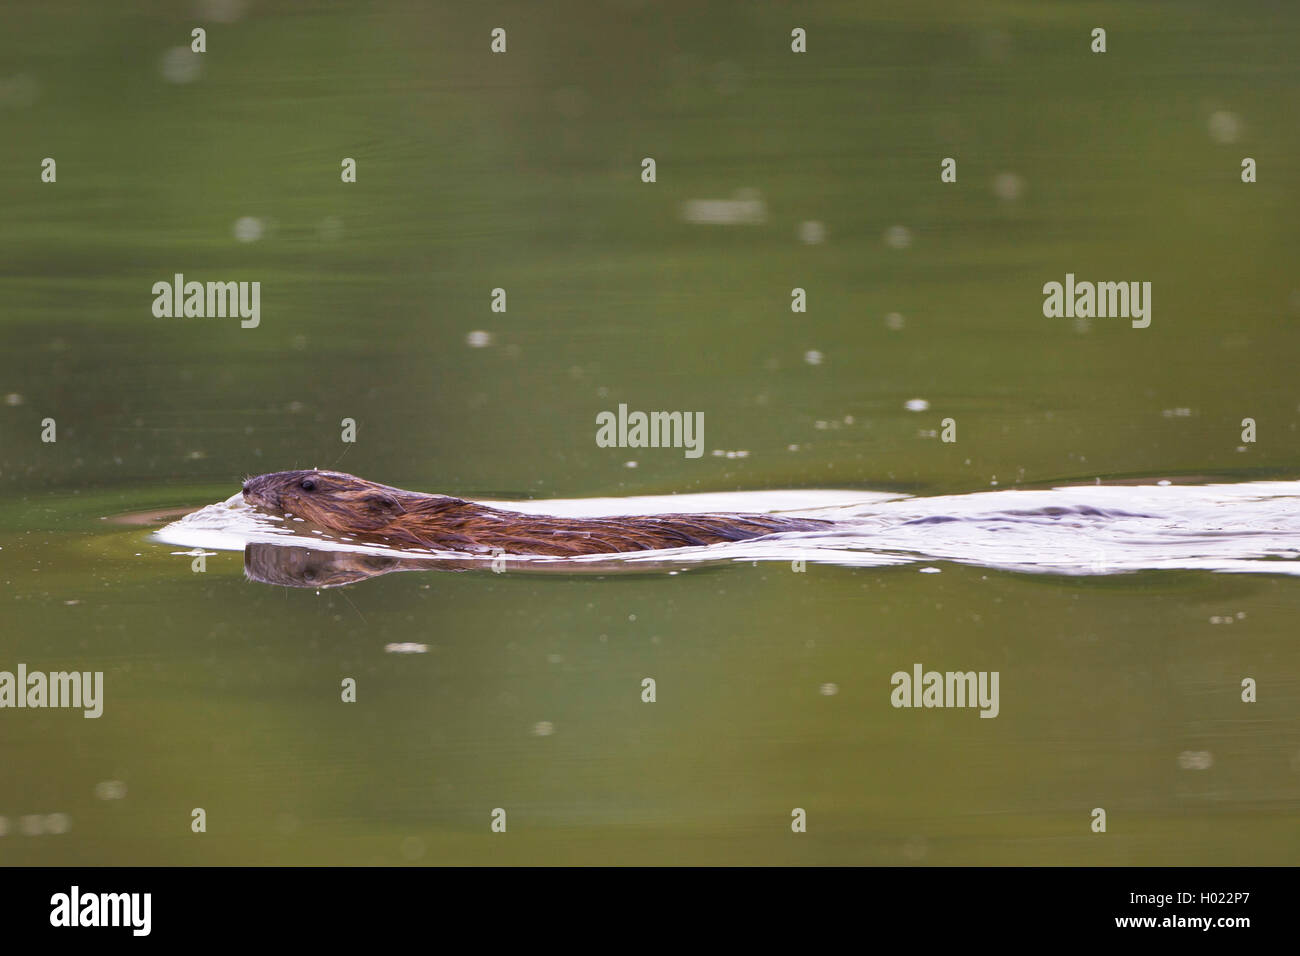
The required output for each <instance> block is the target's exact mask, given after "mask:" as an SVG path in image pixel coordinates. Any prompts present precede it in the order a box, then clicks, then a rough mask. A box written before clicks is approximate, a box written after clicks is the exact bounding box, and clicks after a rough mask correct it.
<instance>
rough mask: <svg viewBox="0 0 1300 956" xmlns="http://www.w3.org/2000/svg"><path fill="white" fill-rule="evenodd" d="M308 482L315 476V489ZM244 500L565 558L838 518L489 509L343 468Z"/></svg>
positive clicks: (441, 542)
mask: <svg viewBox="0 0 1300 956" xmlns="http://www.w3.org/2000/svg"><path fill="white" fill-rule="evenodd" d="M303 482H309V483H311V484H314V487H313V488H311V489H310V490H308V489H305V488H303ZM244 500H245V501H247V502H248V503H249V504H252V505H256V506H258V507H260V508H264V509H267V510H270V511H276V512H283V513H285V514H290V515H293V516H295V517H299V518H303V519H305V520H307V521H310V522H311V523H313V524H315V525H317V526H318V527H321V528H325V529H328V530H330V531H334V532H337V533H340V534H346V535H356V536H365V537H370V538H381V539H387V540H389V541H393V542H397V543H400V544H408V545H418V546H421V547H426V548H433V549H435V550H438V551H468V552H479V553H483V552H493V551H498V550H499V551H504V552H506V553H508V554H544V555H552V556H556V557H565V556H570V555H579V554H610V553H614V552H620V551H651V550H656V549H660V548H683V547H696V546H699V545H707V544H717V543H719V542H722V541H745V540H748V539H750V538H759V537H762V536H764V535H768V534H776V533H777V532H781V531H814V530H818V529H821V528H825V527H828V526H829V525H830V522H829V521H820V520H817V519H814V518H786V517H782V516H780V515H762V514H671V515H638V516H632V517H610V518H559V517H552V516H549V515H528V514H520V513H519V512H515V511H503V510H501V509H499V508H489V507H488V506H487V505H482V504H479V503H477V502H474V501H466V500H465V499H463V498H450V497H448V496H446V495H426V494H421V493H420V492H417V491H403V490H402V489H400V488H390V487H389V486H387V485H377V484H375V483H374V482H370V481H366V480H365V479H364V478H357V477H356V476H355V475H348V474H344V473H342V472H337V471H319V470H312V471H280V472H275V473H273V474H268V475H259V476H257V477H256V478H250V479H249V480H248V481H246V482H245V483H244Z"/></svg>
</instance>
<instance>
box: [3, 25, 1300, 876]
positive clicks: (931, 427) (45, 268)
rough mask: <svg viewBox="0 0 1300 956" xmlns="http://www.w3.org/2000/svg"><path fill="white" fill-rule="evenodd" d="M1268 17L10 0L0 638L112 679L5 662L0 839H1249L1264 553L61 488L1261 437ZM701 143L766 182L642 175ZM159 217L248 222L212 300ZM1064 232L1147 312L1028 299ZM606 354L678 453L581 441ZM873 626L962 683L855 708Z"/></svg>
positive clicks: (1059, 458) (1198, 448) (1209, 468)
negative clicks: (195, 291) (565, 554)
mask: <svg viewBox="0 0 1300 956" xmlns="http://www.w3.org/2000/svg"><path fill="white" fill-rule="evenodd" d="M198 25H206V26H207V28H208V38H207V45H208V52H206V53H205V54H203V55H202V56H201V58H200V73H199V75H198V76H197V77H196V78H194V79H193V80H192V81H191V82H186V83H176V82H169V81H168V80H167V79H165V78H164V75H163V73H162V71H161V69H160V63H161V62H162V59H163V56H164V54H165V53H166V51H167V50H168V49H169V48H171V47H175V46H183V45H187V44H188V42H189V38H190V30H191V29H192V28H193V27H195V26H198ZM497 26H501V27H504V28H506V29H507V32H508V48H507V52H506V53H505V54H504V55H493V54H492V53H491V52H490V51H489V42H490V37H489V32H490V30H491V29H492V28H493V27H497ZM795 26H801V27H804V28H805V29H806V30H807V31H808V49H809V52H808V53H806V54H803V55H798V54H793V53H791V52H790V46H789V44H790V30H791V29H792V28H793V27H795ZM1095 26H1104V27H1105V28H1106V29H1107V31H1108V52H1106V53H1105V54H1092V53H1090V52H1089V49H1088V46H1089V31H1090V30H1091V29H1092V28H1093V27H1095ZM1298 34H1300V11H1297V10H1296V9H1295V8H1294V7H1293V6H1291V5H1287V4H1282V3H1264V2H1242V3H1233V4H1226V3H1220V4H1214V3H1191V2H1186V3H1151V4H1142V5H1133V4H1128V3H1090V4H1069V3H1043V2H1030V0H1025V2H993V3H987V4H979V5H970V4H961V3H955V2H953V3H938V2H917V3H910V4H883V3H882V4H870V3H861V2H858V3H849V2H843V3H823V4H817V5H815V6H813V5H810V6H806V7H797V8H795V7H791V6H788V5H785V4H777V3H767V2H758V3H754V2H745V3H739V2H738V3H724V2H710V3H708V4H701V3H685V2H683V3H663V4H649V3H646V4H638V3H630V2H629V3H596V2H587V3H560V4H546V5H539V4H535V3H518V4H499V5H491V6H484V5H438V4H414V3H412V4H391V5H384V4H352V5H349V4H315V3H305V2H300V0H294V2H288V0H286V2H282V3H271V2H255V3H252V4H251V5H248V9H247V13H246V15H245V16H243V17H242V18H241V19H238V20H237V21H235V22H233V23H228V24H227V23H221V22H218V21H216V20H212V19H208V18H198V17H195V16H194V15H192V14H190V13H189V12H187V9H186V8H184V7H178V6H177V5H173V4H163V3H156V4H150V3H114V4H94V3H89V2H69V3H61V4H57V5H44V4H26V5H16V4H15V5H10V6H8V7H6V8H5V10H4V11H3V12H2V13H0V131H2V134H0V169H2V170H3V171H4V175H3V178H2V179H0V210H3V214H2V215H0V344H2V346H3V347H2V350H0V394H3V395H5V396H10V397H8V398H6V399H5V400H4V404H0V488H2V489H3V501H2V503H0V582H3V585H4V597H3V599H0V600H2V601H3V607H4V612H3V623H2V624H0V670H11V671H12V670H14V669H15V668H16V666H17V664H18V663H20V662H22V663H25V664H27V666H28V667H29V669H32V670H44V671H52V670H66V669H77V670H87V671H103V672H104V675H105V676H104V682H105V703H104V714H103V716H102V717H100V718H99V719H96V720H88V719H84V718H83V717H82V716H81V714H80V712H79V711H70V710H11V709H3V710H0V818H3V820H4V823H3V825H2V826H0V830H2V831H3V835H0V862H4V863H38V864H44V863H90V864H108V863H131V864H159V863H222V864H226V863H363V864H365V863H403V862H416V863H470V864H478V863H484V864H486V863H528V864H539V863H690V864H697V863H885V864H913V863H921V864H973V863H994V864H1011V863H1015V864H1059V863H1084V864H1113V863H1124V864H1161V863H1176V864H1244V863H1268V864H1282V863H1294V862H1295V861H1296V859H1297V853H1298V851H1300V836H1297V834H1300V827H1298V826H1297V823H1298V822H1300V820H1298V819H1297V818H1298V817H1300V721H1298V720H1297V717H1298V716H1300V656H1298V655H1297V654H1296V651H1295V644H1296V635H1295V630H1294V622H1295V620H1296V619H1297V612H1298V611H1300V583H1297V582H1296V581H1293V580H1287V579H1283V578H1280V577H1267V576H1250V577H1247V576H1229V575H1211V574H1204V573H1194V572H1160V573H1143V574H1136V575H1124V576H1115V577H1103V578H1093V579H1086V580H1083V579H1069V578H1061V577H1031V576H1025V575H1017V574H1010V573H1003V572H995V571H987V570H981V569H978V568H965V567H959V566H952V565H947V564H944V565H942V571H943V573H942V574H938V575H934V574H918V573H917V569H916V568H915V567H907V568H896V569H848V568H833V567H825V566H820V567H811V566H810V567H809V569H808V571H807V572H805V573H803V574H796V573H792V572H791V570H790V569H789V568H788V567H785V566H779V565H777V566H771V565H768V566H760V567H751V566H748V565H743V566H736V567H731V568H717V569H710V570H700V571H692V572H690V573H685V574H679V575H675V576H668V575H663V574H646V575H638V576H610V577H592V576H578V575H574V576H559V575H553V576H531V575H522V574H504V575H494V574H491V573H483V572H466V573H427V574H416V573H410V574H407V573H404V574H393V575H388V576H385V577H381V578H376V579H373V580H370V581H366V582H363V583H361V584H359V585H357V586H354V587H349V588H345V589H342V590H337V591H326V592H321V593H316V592H313V591H310V590H301V591H300V590H288V589H280V588H273V587H268V586H265V585H259V584H254V583H250V582H247V581H245V580H244V577H243V571H242V559H241V557H240V556H239V555H238V554H231V553H221V554H216V555H213V556H211V557H209V558H208V559H207V565H206V571H204V572H203V573H201V574H200V573H195V572H194V571H193V570H192V569H191V563H190V562H191V560H192V559H191V558H190V557H188V556H179V555H175V554H173V552H174V551H176V550H178V549H177V548H175V547H172V546H165V545H160V544H156V543H153V542H151V541H150V540H149V538H148V527H143V526H138V525H134V526H133V525H123V524H118V523H115V522H113V521H108V520H105V519H106V518H110V517H112V516H116V515H121V514H124V513H129V512H137V511H145V510H152V509H164V508H179V507H189V508H198V507H200V506H202V505H205V504H209V503H211V502H214V501H218V500H221V499H223V498H226V497H227V496H229V495H230V494H232V493H233V492H234V491H236V490H237V489H238V482H239V479H240V478H241V477H242V476H244V475H246V474H255V473H259V472H265V471H275V470H282V469H288V468H295V467H310V466H314V465H319V466H321V467H338V468H341V469H345V470H348V471H352V472H355V473H357V474H361V475H364V476H366V477H369V478H372V479H374V480H378V481H382V482H385V483H388V484H393V485H398V486H404V487H413V488H418V489H422V490H429V491H442V492H449V493H455V494H460V495H464V496H470V497H509V496H514V497H582V496H609V495H625V494H669V493H672V492H685V491H730V490H742V489H744V490H750V489H765V488H862V489H873V490H898V491H907V492H910V493H914V494H932V493H941V492H942V493H952V492H967V491H977V490H984V489H988V488H990V487H993V483H994V482H996V483H997V485H996V486H997V487H999V488H1007V487H1014V486H1016V485H1024V486H1030V485H1033V486H1041V485H1043V484H1047V483H1064V482H1092V481H1094V480H1096V479H1097V478H1098V477H1100V478H1102V479H1103V480H1104V481H1110V480H1124V479H1127V478H1129V477H1134V476H1143V477H1148V478H1152V479H1158V478H1171V479H1180V480H1189V479H1194V478H1197V477H1199V476H1205V477H1207V478H1211V477H1212V478H1214V479H1216V480H1233V481H1235V480H1253V479H1258V478H1286V479H1294V478H1296V477H1297V474H1300V460H1298V456H1297V452H1296V437H1297V436H1296V425H1297V419H1298V418H1300V395H1297V388H1296V384H1295V382H1296V378H1295V360H1296V356H1297V354H1300V279H1297V274H1296V270H1295V263H1296V260H1297V253H1298V252H1300V232H1298V231H1297V228H1296V219H1295V212H1296V209H1297V200H1298V199H1300V187H1298V185H1297V184H1298V183H1300V162H1297V156H1300V128H1298V127H1297V126H1296V125H1295V123H1294V104H1295V102H1296V96H1297V95H1298V94H1300V70H1298V69H1297V65H1296V63H1297V61H1296V59H1295V55H1294V51H1295V49H1296V48H1297V41H1298V40H1300V35H1298ZM948 156H951V157H954V158H956V159H957V161H958V180H957V182H956V183H951V184H944V183H941V182H940V180H939V164H940V160H941V159H942V158H944V157H948ZM1247 156H1249V157H1252V158H1254V159H1255V160H1256V161H1257V163H1258V170H1259V172H1258V177H1259V181H1258V182H1257V183H1254V184H1250V185H1247V184H1243V183H1242V182H1241V179H1240V169H1241V160H1242V158H1243V157H1247ZM44 157H52V158H54V159H55V160H56V161H57V181H56V182H55V183H43V182H41V179H40V167H41V160H42V159H43V158H44ZM344 157H353V158H355V159H356V161H357V182H356V183H350V184H344V183H343V182H341V181H340V162H341V160H342V159H343V158H344ZM644 157H654V158H655V159H656V161H657V182H655V183H653V184H647V183H643V182H641V178H640V172H641V160H642V159H643V158H644ZM999 176H1001V177H1003V178H1002V179H1001V180H998V179H997V177H999ZM1008 176H1010V177H1014V179H1010V178H1008ZM995 181H996V182H1000V183H1002V192H1003V195H999V192H998V190H997V189H996V188H995V185H994V184H995ZM1008 183H1014V184H1018V185H1019V187H1020V191H1019V195H1018V197H1017V198H1007V195H1006V194H1007V193H1008V191H1009V190H1008V186H1007V184H1008ZM743 189H750V190H757V191H758V194H759V196H760V197H761V199H762V201H763V203H764V204H765V209H766V218H765V221H764V222H762V223H761V224H756V225H700V224H693V223H688V222H685V221H683V219H682V217H681V208H682V204H683V203H685V202H687V201H689V200H692V199H728V198H730V197H732V196H733V195H734V194H735V193H736V191H737V190H743ZM1014 191H1015V190H1010V192H1014ZM243 217H252V218H253V219H255V220H258V221H259V222H260V223H261V229H262V232H261V238H260V239H258V240H256V241H252V242H244V241H239V240H238V239H237V238H236V237H235V235H234V226H235V223H236V221H237V220H240V219H241V218H243ZM806 222H818V223H821V224H823V228H824V241H822V242H818V243H806V242H802V241H800V229H801V223H806ZM896 226H902V227H904V228H905V229H906V230H908V235H909V236H910V244H908V245H907V246H906V248H894V247H893V246H891V244H890V243H889V242H887V241H886V234H887V231H888V230H890V229H891V228H893V227H896ZM177 272H182V273H185V274H186V277H187V278H189V279H195V280H199V281H208V280H213V281H235V280H257V281H260V282H261V283H262V285H261V289H262V299H261V323H260V325H259V326H258V327H257V328H256V329H242V328H240V325H239V322H238V320H236V319H218V318H211V319H206V318H205V319H200V318H189V319H175V318H173V319H162V318H155V317H154V316H153V314H152V312H151V304H152V302H153V295H152V293H151V291H150V290H151V287H152V285H153V283H155V282H157V281H160V280H163V281H170V279H171V277H172V275H173V274H174V273H177ZM1067 272H1072V273H1075V274H1076V275H1077V276H1078V277H1079V278H1080V279H1091V280H1116V281H1118V280H1124V281H1137V280H1141V281H1150V282H1151V283H1152V286H1153V301H1152V306H1153V308H1152V323H1151V326H1150V327H1149V328H1146V329H1134V328H1131V327H1130V325H1129V323H1128V322H1127V321H1126V320H1122V319H1098V320H1095V321H1093V322H1091V323H1089V324H1087V325H1086V326H1083V325H1079V324H1076V323H1075V322H1073V321H1072V320H1070V319H1047V318H1044V316H1043V314H1042V304H1043V296H1042V292H1041V289H1042V286H1043V284H1044V283H1046V282H1050V281H1062V280H1063V279H1064V276H1065V274H1066V273H1067ZM498 287H501V288H504V289H506V290H507V295H508V311H507V312H505V313H493V312H492V311H491V310H490V297H491V290H493V289H494V288H498ZM794 287H800V288H804V289H806V290H807V293H808V303H809V307H808V312H807V313H805V314H796V313H792V312H791V310H790V301H791V300H790V293H791V289H792V288H794ZM892 313H897V314H898V315H900V316H901V317H902V321H901V323H900V322H899V321H898V320H897V319H895V320H887V318H886V317H887V316H889V315H890V314H892ZM475 331H482V332H487V333H489V334H490V336H491V338H490V344H489V345H488V346H487V347H480V348H476V347H471V346H470V345H469V344H468V343H467V336H468V335H469V334H470V333H471V332H475ZM809 352H816V353H819V354H820V356H821V360H820V362H817V363H816V364H814V363H811V362H809V361H808V360H807V358H806V355H807V353H809ZM917 398H920V399H924V400H926V401H927V402H928V403H929V408H928V410H926V411H923V412H912V411H908V410H906V409H905V407H904V405H905V403H906V402H908V401H909V400H912V399H917ZM619 403H626V404H628V405H629V406H630V407H631V408H633V409H643V410H658V409H666V410H691V411H702V412H703V413H704V415H705V422H706V427H705V447H706V449H707V450H706V452H705V454H704V456H703V457H701V458H699V459H688V458H687V457H685V455H683V453H682V452H681V451H680V450H675V449H606V448H599V447H597V446H596V443H595V440H594V436H595V416H596V414H597V413H598V412H600V411H603V410H609V409H615V408H617V406H618V404H619ZM47 418H52V419H54V420H55V423H56V429H57V441H54V442H44V441H42V428H43V425H42V422H43V420H44V419H47ZM345 418H351V419H354V420H355V421H356V423H357V440H356V442H355V443H351V444H345V443H344V442H342V441H341V440H340V434H341V431H342V428H341V425H340V422H341V421H342V420H343V419H345ZM944 418H952V419H953V420H954V421H955V422H956V425H957V430H958V431H957V436H958V440H957V441H956V442H955V443H944V442H941V441H939V440H938V439H937V438H936V437H934V436H933V435H932V434H929V433H931V432H934V431H937V430H938V429H939V428H940V427H941V425H940V423H941V421H942V419H944ZM1244 418H1252V419H1254V420H1255V421H1256V423H1257V427H1258V436H1257V437H1258V440H1257V441H1256V442H1253V443H1243V441H1242V435H1241V433H1242V425H1241V422H1242V419H1244ZM714 450H721V451H744V452H747V453H748V454H747V455H746V456H745V457H727V456H725V455H722V456H717V455H714V454H712V452H713V451H714ZM628 461H635V462H636V467H635V468H629V467H627V464H626V463H627V462H628ZM936 533H942V529H941V528H939V529H937V530H936ZM1229 620H1230V621H1231V623H1228V621H1229ZM398 642H416V643H422V644H425V645H427V647H428V650H427V653H423V654H394V653H387V652H386V651H385V646H386V645H388V644H390V643H398ZM916 662H920V663H922V664H924V665H925V666H926V667H927V668H936V669H939V670H957V669H960V670H967V669H973V670H988V671H994V670H996V671H999V672H1000V674H1001V708H1000V714H999V716H998V717H997V718H996V719H993V720H981V719H979V718H978V716H977V714H976V712H974V711H971V710H921V711H914V710H899V709H894V708H893V707H891V706H890V702H889V693H890V690H891V687H890V675H891V674H892V673H893V672H894V671H897V670H910V668H911V666H912V665H913V664H914V663H916ZM349 677H350V678H353V679H354V680H355V681H356V683H357V700H356V702H355V703H343V702H342V701H341V700H340V682H341V681H342V680H343V679H345V678H349ZM646 677H652V678H654V679H655V680H656V682H657V701H656V702H655V703H652V704H651V703H644V702H642V700H641V681H642V680H643V678H646ZM1245 677H1251V678H1254V679H1255V680H1256V681H1257V682H1258V686H1259V691H1258V701H1257V702H1256V703H1251V704H1247V703H1243V702H1242V701H1241V699H1240V695H1241V687H1240V684H1241V680H1242V679H1243V678H1245ZM828 685H833V686H828ZM827 691H834V692H833V693H827ZM105 797H111V798H109V799H105ZM197 807H201V808H203V809H204V810H205V811H206V814H207V832H205V833H202V834H198V833H194V832H192V831H191V812H192V810H193V809H194V808H197ZM796 807H798V808H803V809H804V810H806V811H807V818H808V828H807V832H806V833H802V834H795V833H792V832H791V827H790V821H791V811H792V809H793V808H796ZM1097 807H1101V808H1104V809H1105V810H1106V812H1107V815H1108V817H1107V832H1106V833H1104V834H1097V833H1093V832H1092V831H1091V829H1090V823H1091V820H1092V817H1091V812H1092V810H1093V808H1097ZM495 808H503V809H504V810H505V811H506V814H507V819H508V826H507V832H506V833H505V834H499V833H493V832H491V829H490V824H491V814H492V811H493V810H494V809H495ZM51 815H55V822H53V823H51V821H50V816H51ZM59 815H61V816H59ZM24 821H26V822H24ZM35 831H41V832H35ZM51 831H61V832H51Z"/></svg>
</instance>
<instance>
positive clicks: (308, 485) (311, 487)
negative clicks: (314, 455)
mask: <svg viewBox="0 0 1300 956" xmlns="http://www.w3.org/2000/svg"><path fill="white" fill-rule="evenodd" d="M298 487H300V488H302V490H303V491H315V490H316V479H315V478H304V479H303V480H302V481H301V482H300V483H299V485H298Z"/></svg>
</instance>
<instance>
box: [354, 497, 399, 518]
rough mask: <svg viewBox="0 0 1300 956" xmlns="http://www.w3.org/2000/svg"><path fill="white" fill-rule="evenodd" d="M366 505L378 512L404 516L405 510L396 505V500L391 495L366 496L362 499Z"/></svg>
mask: <svg viewBox="0 0 1300 956" xmlns="http://www.w3.org/2000/svg"><path fill="white" fill-rule="evenodd" d="M363 500H364V501H365V503H366V504H367V505H369V506H370V507H371V508H374V509H376V510H378V511H387V512H388V513H389V514H395V515H400V514H405V513H406V509H405V508H403V507H402V506H401V505H400V504H398V502H397V499H396V498H394V497H393V496H392V495H386V494H382V493H379V492H376V493H375V494H370V495H366V497H365V498H364V499H363Z"/></svg>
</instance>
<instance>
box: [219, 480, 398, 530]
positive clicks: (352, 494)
mask: <svg viewBox="0 0 1300 956" xmlns="http://www.w3.org/2000/svg"><path fill="white" fill-rule="evenodd" d="M405 494H407V493H406V492H403V491H400V490H399V489H397V488H389V487H388V486H387V485H377V484H375V483H374V482H371V481H366V480H365V479H364V478H358V477H357V476H356V475H348V474H344V473H343V472H341V471H321V470H319V469H316V468H313V469H312V470H311V471H277V472H272V473H271V474H268V475H258V476H257V477H256V478H249V479H248V480H247V481H246V482H244V500H245V501H247V502H248V503H249V504H250V505H256V506H257V507H259V508H265V509H266V510H268V511H280V512H284V513H285V514H291V515H293V516H294V517H297V518H303V519H305V520H307V521H310V522H312V523H313V524H316V525H319V526H320V527H322V528H329V529H330V530H332V531H344V532H353V531H355V532H364V531H376V530H378V529H380V528H382V527H384V526H385V525H387V524H389V523H390V522H391V521H392V520H393V519H394V518H396V517H397V516H398V515H401V514H403V513H404V511H405V509H404V508H403V507H402V503H401V497H402V496H403V495H405Z"/></svg>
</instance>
